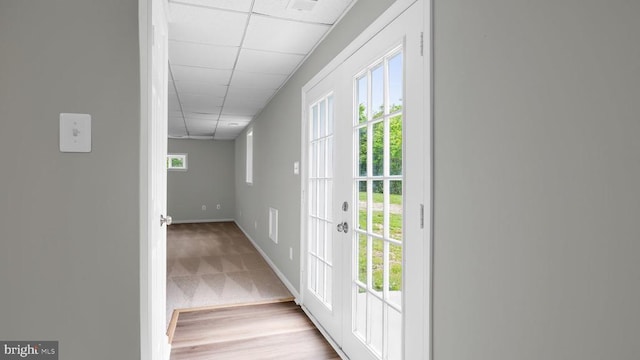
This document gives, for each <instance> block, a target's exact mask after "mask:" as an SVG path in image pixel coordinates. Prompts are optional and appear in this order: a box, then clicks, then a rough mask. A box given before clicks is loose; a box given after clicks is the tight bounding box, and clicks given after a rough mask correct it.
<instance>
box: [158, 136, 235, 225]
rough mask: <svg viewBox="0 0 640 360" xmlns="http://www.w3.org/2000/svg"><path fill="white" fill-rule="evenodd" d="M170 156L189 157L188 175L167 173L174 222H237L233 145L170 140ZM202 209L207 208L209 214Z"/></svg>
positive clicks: (169, 200) (177, 172)
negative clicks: (183, 155)
mask: <svg viewBox="0 0 640 360" xmlns="http://www.w3.org/2000/svg"><path fill="white" fill-rule="evenodd" d="M169 153H186V154H188V156H187V167H188V169H187V171H172V170H170V171H168V173H167V212H168V213H169V214H170V215H171V216H172V217H173V220H174V221H178V222H189V221H199V220H230V219H234V218H235V172H234V166H235V164H234V153H235V145H234V143H233V141H212V140H182V139H180V140H178V139H169ZM218 204H220V210H218V209H217V207H216V205H218ZM202 205H206V207H207V210H206V211H203V210H202Z"/></svg>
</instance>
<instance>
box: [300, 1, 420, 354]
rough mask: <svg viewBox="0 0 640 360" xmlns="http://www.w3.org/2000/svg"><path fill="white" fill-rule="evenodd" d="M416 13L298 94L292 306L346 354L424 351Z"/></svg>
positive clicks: (404, 15) (388, 28)
mask: <svg viewBox="0 0 640 360" xmlns="http://www.w3.org/2000/svg"><path fill="white" fill-rule="evenodd" d="M423 16H424V13H423V12H422V1H416V2H414V3H413V4H412V5H411V6H410V7H409V8H407V9H405V10H404V11H403V12H402V13H401V14H400V15H399V16H398V17H396V18H395V19H394V20H392V21H391V22H390V23H388V24H387V25H386V26H384V27H383V29H382V30H381V31H379V32H378V33H377V34H376V35H375V36H373V37H372V38H371V39H370V40H368V41H367V42H366V43H365V44H363V45H362V46H360V47H359V48H358V50H357V51H355V52H354V53H352V54H350V56H348V57H347V58H346V59H345V60H344V61H343V62H342V63H341V64H339V65H337V66H336V67H335V68H334V69H332V71H331V72H330V73H328V74H325V76H324V77H323V78H322V79H321V80H318V81H317V82H315V83H314V84H313V85H312V86H310V87H309V88H306V89H305V91H304V99H305V103H304V104H303V106H304V120H305V126H304V128H305V129H306V130H305V131H304V134H303V136H304V141H303V146H304V147H305V153H306V163H307V164H308V166H307V167H306V169H305V173H304V175H305V176H304V184H303V185H304V189H305V197H304V199H305V202H304V207H303V220H304V229H305V230H304V239H305V243H304V244H303V249H304V250H303V255H304V259H303V260H304V262H303V267H304V270H303V284H302V286H303V289H302V298H303V305H304V306H305V307H306V308H307V309H308V311H309V312H310V313H311V314H312V315H313V316H314V317H315V318H316V319H317V320H318V322H319V323H320V325H321V326H322V327H323V328H324V330H325V331H326V332H327V333H328V334H329V335H330V336H331V338H332V339H333V340H334V342H335V343H336V344H337V345H338V346H340V347H341V348H342V350H343V352H344V353H345V354H346V355H347V356H349V357H350V358H351V359H358V360H367V359H403V358H405V359H419V358H423V357H426V356H427V355H426V354H425V353H424V352H425V351H424V342H427V339H426V338H421V337H422V336H424V335H425V333H426V329H424V324H425V322H424V319H425V318H426V317H425V316H426V315H427V314H426V313H427V312H428V310H427V308H426V307H425V306H424V305H425V304H426V303H427V302H426V300H425V298H424V297H425V296H427V291H426V289H425V283H426V281H425V277H426V273H425V272H424V271H423V269H424V266H423V265H424V264H425V262H428V261H427V259H425V256H426V251H425V250H426V249H425V245H424V244H425V243H426V241H427V235H428V234H426V233H425V230H424V229H423V228H422V224H421V223H422V221H421V209H422V208H423V206H424V199H425V194H424V188H425V186H424V185H425V183H424V176H423V175H424V166H425V163H426V162H425V156H426V152H425V146H428V144H425V138H424V135H425V126H426V125H425V124H426V123H427V120H426V119H427V115H426V112H425V109H424V106H423V103H424V102H423V100H424V71H425V62H424V61H423V58H422V56H421V54H420V52H421V48H420V39H421V30H422V25H423V22H422V20H423ZM408 296H411V298H409V297H408ZM416 334H417V336H416Z"/></svg>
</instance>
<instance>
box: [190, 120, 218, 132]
mask: <svg viewBox="0 0 640 360" xmlns="http://www.w3.org/2000/svg"><path fill="white" fill-rule="evenodd" d="M186 123H187V128H188V129H189V134H192V135H211V134H213V132H214V130H215V129H216V126H217V123H218V122H217V121H210V120H202V119H189V118H187V119H186Z"/></svg>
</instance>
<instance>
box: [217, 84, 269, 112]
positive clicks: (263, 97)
mask: <svg viewBox="0 0 640 360" xmlns="http://www.w3.org/2000/svg"><path fill="white" fill-rule="evenodd" d="M273 94H275V90H261V89H251V88H237V87H230V88H229V93H228V94H227V98H226V100H225V102H224V104H225V107H227V106H249V107H252V108H262V107H264V106H265V105H266V104H267V101H269V99H271V97H272V96H273Z"/></svg>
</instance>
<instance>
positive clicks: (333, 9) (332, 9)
mask: <svg viewBox="0 0 640 360" xmlns="http://www.w3.org/2000/svg"><path fill="white" fill-rule="evenodd" d="M289 2H290V0H260V1H256V3H255V5H254V7H253V11H254V12H256V13H260V14H265V15H270V16H276V17H280V18H285V19H293V20H300V21H308V22H315V23H322V24H333V23H335V22H336V20H337V19H338V18H339V17H340V15H341V14H342V13H343V12H344V11H345V10H346V9H347V7H348V6H349V5H350V4H351V2H352V0H322V1H318V2H317V3H316V5H315V7H314V8H313V10H311V11H300V10H294V9H288V8H287V5H288V4H289Z"/></svg>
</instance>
